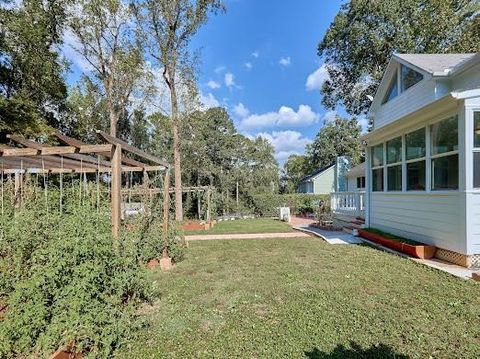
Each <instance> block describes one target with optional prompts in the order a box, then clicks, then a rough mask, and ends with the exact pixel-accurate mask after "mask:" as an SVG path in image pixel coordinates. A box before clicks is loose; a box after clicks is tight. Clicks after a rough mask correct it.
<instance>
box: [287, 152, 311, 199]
mask: <svg viewBox="0 0 480 359" xmlns="http://www.w3.org/2000/svg"><path fill="white" fill-rule="evenodd" d="M308 160H309V159H308V157H307V156H302V155H290V156H289V157H288V158H287V160H286V161H285V164H284V165H283V174H282V191H283V192H284V193H295V192H296V190H297V187H298V184H299V183H300V179H302V177H304V176H306V175H307V174H308V172H309V168H310V166H309V161H308Z"/></svg>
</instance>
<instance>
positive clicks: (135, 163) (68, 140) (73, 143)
mask: <svg viewBox="0 0 480 359" xmlns="http://www.w3.org/2000/svg"><path fill="white" fill-rule="evenodd" d="M55 136H56V137H57V138H58V139H59V140H60V141H62V142H63V143H66V144H67V145H70V146H75V147H77V148H82V146H83V148H85V146H88V145H87V144H86V143H84V142H82V141H79V140H77V139H75V138H71V137H68V136H65V135H63V134H61V133H60V132H58V131H57V132H55ZM109 146H111V145H109ZM98 154H100V155H102V156H105V157H107V158H110V159H111V158H112V157H111V148H109V149H108V150H107V151H105V152H99V153H98ZM122 163H125V164H126V165H129V166H136V167H144V166H146V165H145V163H142V162H139V161H135V160H134V159H131V158H128V157H124V156H122Z"/></svg>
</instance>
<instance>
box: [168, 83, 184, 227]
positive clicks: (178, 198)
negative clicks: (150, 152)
mask: <svg viewBox="0 0 480 359" xmlns="http://www.w3.org/2000/svg"><path fill="white" fill-rule="evenodd" d="M171 81H172V83H171V85H170V102H171V108H172V124H173V126H172V128H173V168H174V171H175V220H176V221H182V220H183V204H182V166H181V159H180V132H179V129H178V127H179V124H180V119H179V116H178V99H177V92H176V89H175V84H174V81H175V80H171Z"/></svg>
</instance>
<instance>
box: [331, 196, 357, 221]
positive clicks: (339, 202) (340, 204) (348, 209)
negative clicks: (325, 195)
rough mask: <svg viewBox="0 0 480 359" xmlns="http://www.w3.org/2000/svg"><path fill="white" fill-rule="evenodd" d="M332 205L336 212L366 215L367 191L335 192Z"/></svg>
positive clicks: (355, 215)
mask: <svg viewBox="0 0 480 359" xmlns="http://www.w3.org/2000/svg"><path fill="white" fill-rule="evenodd" d="M331 207H332V212H333V213H334V214H341V215H347V216H352V217H365V192H334V193H332V194H331Z"/></svg>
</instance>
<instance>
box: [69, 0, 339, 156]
mask: <svg viewBox="0 0 480 359" xmlns="http://www.w3.org/2000/svg"><path fill="white" fill-rule="evenodd" d="M225 1H226V5H227V12H226V13H225V14H219V15H217V16H211V18H210V20H209V22H208V23H207V24H206V25H204V26H203V27H202V28H201V29H200V31H199V32H198V33H197V34H196V36H195V37H194V39H193V41H192V43H191V48H192V50H200V58H201V62H200V64H199V68H198V69H199V78H198V80H199V89H200V95H201V96H200V97H201V100H202V102H203V104H204V107H213V106H224V107H225V108H227V110H228V111H229V113H230V114H231V116H232V118H233V119H234V121H235V125H236V126H237V129H238V130H239V131H240V132H241V133H243V134H245V135H248V136H252V137H253V136H263V137H265V138H267V139H268V140H269V141H270V142H271V143H272V145H273V146H274V147H275V152H276V158H277V160H278V161H279V162H280V164H281V165H282V164H283V162H284V161H285V160H286V158H287V157H288V156H289V155H290V154H294V153H296V154H302V153H303V152H304V149H305V145H306V144H308V143H310V142H311V141H312V139H313V138H314V137H315V135H316V134H317V132H318V130H319V129H320V128H321V126H323V124H324V122H325V121H326V120H327V121H328V120H329V119H332V118H333V117H334V115H335V113H334V112H333V111H327V110H325V109H324V108H323V107H322V105H321V96H320V92H319V88H320V86H321V84H322V82H323V81H324V80H325V78H326V72H325V70H324V68H323V67H322V63H321V59H320V58H319V57H318V55H317V45H318V42H319V41H320V40H321V39H322V37H323V36H324V34H325V32H326V30H327V28H328V27H329V25H330V23H331V22H332V21H333V19H334V17H335V15H336V14H337V12H338V10H339V9H340V6H341V4H342V3H343V2H344V1H341V0H296V1H290V0H276V1H265V0H225ZM65 43H66V44H65V46H64V47H63V52H64V55H65V56H66V57H67V58H68V59H69V60H70V61H71V63H72V66H71V72H70V73H69V74H68V76H67V81H68V82H69V83H70V84H73V83H75V82H76V81H77V80H78V79H79V77H80V74H81V73H82V72H89V68H90V66H89V65H88V63H87V62H86V61H85V59H83V58H82V57H81V56H80V55H79V54H78V53H77V52H75V50H74V47H75V44H76V40H75V38H74V37H73V36H72V34H71V33H67V34H66V37H65ZM154 70H155V69H154ZM155 71H156V72H158V73H160V70H155Z"/></svg>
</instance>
